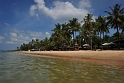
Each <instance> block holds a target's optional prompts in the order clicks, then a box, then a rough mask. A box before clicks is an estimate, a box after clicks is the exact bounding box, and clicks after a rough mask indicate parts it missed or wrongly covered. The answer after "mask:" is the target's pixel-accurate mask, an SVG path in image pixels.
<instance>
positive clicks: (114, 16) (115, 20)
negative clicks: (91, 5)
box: [105, 4, 124, 49]
mask: <svg viewBox="0 0 124 83" xmlns="http://www.w3.org/2000/svg"><path fill="white" fill-rule="evenodd" d="M110 9H111V11H110V12H109V11H105V12H106V13H108V14H109V16H107V18H108V23H109V24H111V27H112V28H114V29H117V33H118V37H117V40H119V29H121V28H120V27H121V25H122V23H123V21H122V18H123V17H124V8H121V5H120V4H115V6H113V8H112V7H110ZM118 49H120V46H119V43H118Z"/></svg>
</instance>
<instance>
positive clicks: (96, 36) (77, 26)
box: [17, 4, 124, 50]
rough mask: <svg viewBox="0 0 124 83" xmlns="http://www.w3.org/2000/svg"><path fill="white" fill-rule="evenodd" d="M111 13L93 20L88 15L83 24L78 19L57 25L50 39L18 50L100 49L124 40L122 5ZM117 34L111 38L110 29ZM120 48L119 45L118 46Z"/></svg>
mask: <svg viewBox="0 0 124 83" xmlns="http://www.w3.org/2000/svg"><path fill="white" fill-rule="evenodd" d="M110 9H111V11H104V12H105V13H107V14H108V15H107V16H98V17H97V18H96V19H95V20H93V14H87V15H86V16H85V17H84V18H83V20H82V21H81V22H78V19H77V18H73V19H72V20H68V22H66V23H63V24H60V23H57V24H55V28H54V29H53V30H52V32H53V33H52V34H51V37H50V38H45V39H43V40H39V39H36V40H35V39H32V41H30V42H29V43H28V44H25V43H23V44H22V45H21V46H20V47H17V49H18V50H29V49H34V48H37V49H40V50H53V49H59V48H69V47H74V45H75V44H78V46H80V47H82V46H83V44H89V45H90V49H94V48H100V46H101V45H102V44H103V43H105V42H112V41H115V40H119V39H123V38H124V8H121V4H115V5H114V6H113V7H110ZM111 28H114V29H116V32H115V33H114V34H113V35H112V36H109V35H108V34H109V33H110V29H111ZM117 46H118V48H119V44H117Z"/></svg>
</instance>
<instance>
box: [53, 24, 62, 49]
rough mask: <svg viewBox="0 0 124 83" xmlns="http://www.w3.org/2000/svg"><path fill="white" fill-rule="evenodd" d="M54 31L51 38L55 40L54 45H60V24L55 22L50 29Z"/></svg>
mask: <svg viewBox="0 0 124 83" xmlns="http://www.w3.org/2000/svg"><path fill="white" fill-rule="evenodd" d="M52 31H53V32H54V33H53V34H52V38H53V40H54V42H55V45H56V47H59V46H61V44H62V39H63V38H62V29H61V24H59V23H58V24H55V28H54V29H53V30H52Z"/></svg>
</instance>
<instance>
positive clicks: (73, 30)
mask: <svg viewBox="0 0 124 83" xmlns="http://www.w3.org/2000/svg"><path fill="white" fill-rule="evenodd" d="M68 25H69V28H70V29H71V33H72V35H73V44H74V38H76V32H77V31H79V29H80V28H81V26H80V23H79V22H78V19H77V18H73V19H72V20H69V23H68ZM74 33H75V37H74Z"/></svg>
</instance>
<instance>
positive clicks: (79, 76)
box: [0, 52, 124, 83]
mask: <svg viewBox="0 0 124 83" xmlns="http://www.w3.org/2000/svg"><path fill="white" fill-rule="evenodd" d="M0 83H124V67H118V66H110V65H104V64H96V63H89V62H82V61H75V60H64V59H53V58H42V57H35V56H25V55H21V54H19V53H17V52H0Z"/></svg>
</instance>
